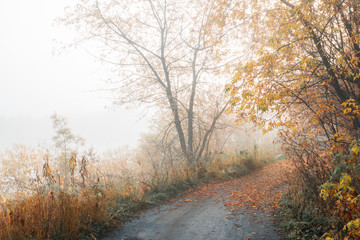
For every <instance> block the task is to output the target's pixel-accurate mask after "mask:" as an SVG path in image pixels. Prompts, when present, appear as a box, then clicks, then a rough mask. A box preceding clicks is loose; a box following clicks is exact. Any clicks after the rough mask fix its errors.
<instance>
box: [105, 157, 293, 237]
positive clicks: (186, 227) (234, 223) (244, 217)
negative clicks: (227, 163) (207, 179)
mask: <svg viewBox="0 0 360 240" xmlns="http://www.w3.org/2000/svg"><path fill="white" fill-rule="evenodd" d="M289 172H290V166H289V163H288V162H286V161H282V162H278V163H274V164H270V165H267V166H265V167H264V168H262V169H260V170H258V171H256V172H253V173H251V174H249V175H248V176H245V177H242V178H239V179H234V180H231V181H227V182H223V183H218V184H209V185H207V186H204V187H202V188H200V189H198V190H196V191H193V192H191V193H189V194H186V195H184V196H182V197H180V198H178V199H176V200H173V201H172V202H170V203H168V204H165V205H163V206H160V207H158V208H155V209H152V210H150V211H147V212H146V213H144V214H143V215H141V216H140V217H139V218H138V219H135V220H133V221H132V222H130V223H128V224H126V225H125V226H124V227H123V228H121V229H120V228H119V229H117V230H115V231H113V232H111V233H110V234H109V235H108V236H107V237H105V238H104V239H107V240H115V239H171V240H172V239H184V240H185V239H186V240H188V239H245V240H250V239H258V240H259V239H266V240H273V239H274V240H275V239H280V238H279V236H278V233H277V231H276V230H277V229H276V226H275V224H274V222H273V217H274V216H273V209H274V208H276V207H277V201H278V199H279V196H280V194H281V189H283V186H284V185H285V180H286V177H285V175H286V173H289Z"/></svg>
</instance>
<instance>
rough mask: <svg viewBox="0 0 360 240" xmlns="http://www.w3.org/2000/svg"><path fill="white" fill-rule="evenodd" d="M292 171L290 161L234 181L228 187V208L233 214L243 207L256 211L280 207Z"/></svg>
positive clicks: (275, 164)
mask: <svg viewBox="0 0 360 240" xmlns="http://www.w3.org/2000/svg"><path fill="white" fill-rule="evenodd" d="M292 169H293V168H292V167H291V164H290V162H289V161H281V162H277V163H273V164H269V165H267V166H265V167H264V168H262V169H261V170H258V171H256V172H254V173H253V174H250V175H247V176H245V177H242V178H239V179H236V180H234V181H232V182H231V184H230V185H228V188H229V193H228V197H227V199H226V200H225V205H226V207H227V208H228V209H229V210H231V211H233V212H235V211H238V210H239V209H240V208H241V207H246V208H250V209H254V210H255V209H261V210H271V209H273V208H274V207H275V208H276V207H278V201H279V199H280V197H281V193H282V190H283V189H284V186H285V185H286V182H287V179H288V178H287V177H288V175H289V174H291V172H292Z"/></svg>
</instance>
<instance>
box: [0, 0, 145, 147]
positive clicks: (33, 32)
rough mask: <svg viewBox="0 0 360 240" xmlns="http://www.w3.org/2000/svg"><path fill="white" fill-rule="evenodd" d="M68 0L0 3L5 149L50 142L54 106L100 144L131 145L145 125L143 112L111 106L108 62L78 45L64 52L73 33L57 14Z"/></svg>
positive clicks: (0, 111)
mask: <svg viewBox="0 0 360 240" xmlns="http://www.w3.org/2000/svg"><path fill="white" fill-rule="evenodd" d="M70 3H71V1H64V0H52V1H45V0H36V1H25V0H15V1H1V2H0V29H1V38H0V65H1V68H0V151H1V150H3V149H4V148H8V147H11V145H12V144H26V145H32V146H37V145H39V144H44V143H45V142H46V143H51V136H52V134H53V133H52V127H51V121H50V116H51V115H52V114H53V113H54V112H56V113H58V114H59V115H60V116H63V117H65V118H67V119H68V123H69V127H70V128H71V129H72V131H73V132H74V133H75V134H77V135H80V136H82V137H84V138H85V140H86V143H87V146H93V147H94V148H95V149H99V150H105V149H108V148H114V147H117V146H118V145H130V146H133V145H135V144H136V141H137V138H138V136H139V133H140V132H141V131H144V130H145V129H146V125H147V124H146V120H145V119H142V120H139V119H140V117H141V114H140V113H139V112H134V111H126V110H124V109H121V108H118V107H115V108H114V107H113V105H112V99H111V97H112V94H111V93H110V92H109V91H107V90H106V89H109V88H110V86H109V85H106V84H105V80H106V79H107V78H109V77H110V76H109V74H108V72H109V71H108V69H106V67H104V66H102V65H101V64H100V63H99V62H97V61H95V60H94V58H93V57H92V56H90V55H89V54H88V53H87V52H86V51H85V50H83V49H81V48H80V49H76V50H75V49H70V50H68V51H63V50H61V47H62V46H64V44H66V43H70V42H72V40H73V36H74V34H73V33H72V32H71V31H69V30H68V29H65V28H64V27H59V26H56V25H54V19H55V18H56V17H60V16H62V15H63V12H64V8H65V7H66V6H67V5H69V4H70ZM54 53H55V54H54ZM59 53H60V54H59Z"/></svg>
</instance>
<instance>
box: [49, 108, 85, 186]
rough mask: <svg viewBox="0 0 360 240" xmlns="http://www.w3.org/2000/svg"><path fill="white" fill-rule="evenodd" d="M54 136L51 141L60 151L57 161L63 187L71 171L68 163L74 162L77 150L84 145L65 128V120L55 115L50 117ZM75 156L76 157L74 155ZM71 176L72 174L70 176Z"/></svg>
mask: <svg viewBox="0 0 360 240" xmlns="http://www.w3.org/2000/svg"><path fill="white" fill-rule="evenodd" d="M51 120H52V122H53V128H54V131H55V135H54V136H53V141H54V144H55V147H56V148H57V149H58V150H59V151H60V153H59V161H60V169H61V172H62V177H63V178H64V183H65V184H64V185H65V186H67V184H68V177H69V173H70V170H73V169H71V166H70V163H71V162H73V161H74V159H73V158H74V154H76V153H77V152H78V148H79V147H80V146H82V145H84V143H85V140H84V139H83V138H82V137H79V136H75V135H74V134H73V133H72V132H71V130H70V128H68V126H67V121H66V118H64V117H61V116H58V115H57V114H56V113H55V114H53V115H52V116H51ZM75 156H76V155H75ZM71 175H72V176H73V174H71Z"/></svg>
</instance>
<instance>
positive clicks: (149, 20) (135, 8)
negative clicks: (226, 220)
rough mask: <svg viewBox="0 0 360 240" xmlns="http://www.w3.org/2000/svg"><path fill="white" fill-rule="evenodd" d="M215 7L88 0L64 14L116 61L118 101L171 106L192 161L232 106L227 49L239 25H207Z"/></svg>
mask: <svg viewBox="0 0 360 240" xmlns="http://www.w3.org/2000/svg"><path fill="white" fill-rule="evenodd" d="M213 14H214V13H213V1H212V0H211V1H209V0H197V1H193V0H184V1H175V0H138V1H133V0H121V1H116V0H108V1H101V2H98V1H96V0H82V1H80V2H79V3H78V4H77V5H76V6H75V7H72V8H69V9H68V12H67V14H66V16H65V17H64V18H62V19H61V20H60V21H61V23H63V24H65V25H67V26H70V27H74V28H75V29H76V30H77V31H78V32H80V33H82V34H83V35H82V37H81V39H80V40H79V41H78V43H83V42H84V40H90V41H87V42H88V43H91V46H90V47H91V48H92V49H94V48H93V47H94V46H98V47H99V51H98V52H97V50H94V51H93V53H92V54H93V55H94V56H96V57H97V58H99V59H101V60H102V61H103V62H106V63H109V64H112V65H114V67H115V68H114V69H115V70H116V71H118V72H117V73H118V75H117V76H118V78H119V79H117V78H116V79H113V80H111V81H110V83H112V84H115V85H114V89H115V90H116V91H115V92H116V96H117V99H116V101H115V103H117V104H126V105H129V106H138V105H141V106H147V107H151V106H157V107H161V108H162V109H165V108H166V109H168V111H170V112H171V123H170V124H169V125H171V126H174V127H175V129H176V133H177V138H178V143H179V145H180V148H181V152H182V153H183V156H185V157H186V159H187V160H188V162H189V164H190V165H194V164H195V163H196V162H198V161H199V160H200V159H201V157H202V156H203V154H204V151H205V149H206V146H207V143H208V142H209V141H210V138H211V134H212V132H213V131H214V129H215V127H216V124H217V121H218V119H219V118H220V116H221V114H222V113H223V112H224V110H225V109H226V106H227V99H226V98H225V96H224V95H223V94H222V92H223V87H222V86H224V83H225V81H224V79H230V77H229V76H227V72H228V71H229V69H230V68H231V67H230V62H231V60H230V58H231V57H230V56H229V55H226V53H227V52H226V51H227V50H228V49H229V48H231V47H232V46H231V45H229V41H230V40H231V37H229V33H230V32H231V31H232V30H234V29H236V28H234V27H232V29H226V27H219V28H218V29H217V28H215V27H213V28H209V25H210V21H212V20H213V19H214V18H213V17H212V15H213ZM98 43H100V44H98ZM224 46H226V47H224ZM234 55H236V53H235V51H234ZM205 111H207V112H205Z"/></svg>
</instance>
